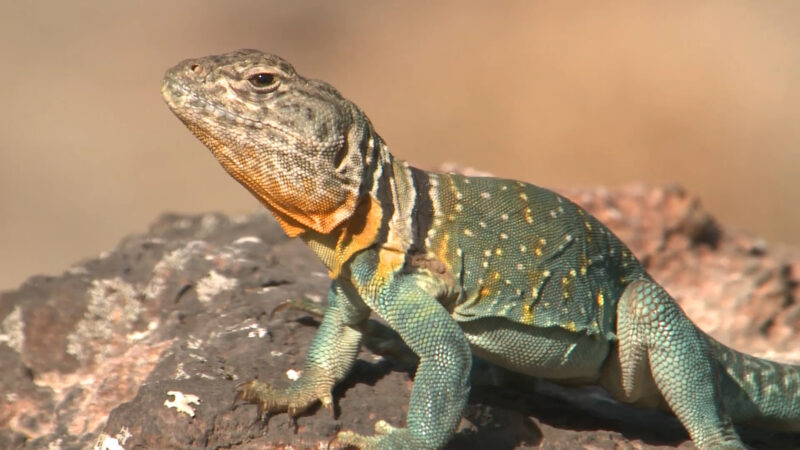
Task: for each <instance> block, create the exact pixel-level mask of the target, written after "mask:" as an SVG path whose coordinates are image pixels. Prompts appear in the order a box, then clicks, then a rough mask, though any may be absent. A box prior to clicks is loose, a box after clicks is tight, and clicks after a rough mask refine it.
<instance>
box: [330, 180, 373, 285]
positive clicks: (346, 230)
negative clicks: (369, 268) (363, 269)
mask: <svg viewBox="0 0 800 450" xmlns="http://www.w3.org/2000/svg"><path fill="white" fill-rule="evenodd" d="M382 221H383V210H382V208H381V205H380V203H378V201H377V200H376V199H374V198H373V197H372V196H369V197H367V199H365V200H364V201H363V202H361V203H360V204H359V205H358V208H356V210H355V212H354V213H353V214H352V215H351V216H350V220H348V221H347V222H345V223H344V224H342V226H341V227H339V229H337V230H336V231H335V232H334V233H333V234H334V235H336V244H335V245H334V255H335V256H334V258H335V261H334V266H333V267H332V268H331V273H330V275H331V277H332V278H336V277H337V276H339V273H340V272H341V269H342V265H343V264H344V263H346V262H347V261H348V260H350V258H351V257H352V256H353V255H355V254H356V252H358V251H360V250H363V249H365V248H367V247H369V246H370V245H372V244H374V243H375V240H376V239H377V237H378V232H379V231H380V229H381V223H382ZM381 253H383V252H381ZM381 261H383V257H381ZM379 269H380V268H379Z"/></svg>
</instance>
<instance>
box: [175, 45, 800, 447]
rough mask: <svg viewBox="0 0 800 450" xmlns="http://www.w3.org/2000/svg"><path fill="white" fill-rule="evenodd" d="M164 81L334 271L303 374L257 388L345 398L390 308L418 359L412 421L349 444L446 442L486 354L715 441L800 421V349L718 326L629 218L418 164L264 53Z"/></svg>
mask: <svg viewBox="0 0 800 450" xmlns="http://www.w3.org/2000/svg"><path fill="white" fill-rule="evenodd" d="M162 94H163V96H164V98H165V100H166V101H167V104H168V105H169V107H170V108H171V110H172V111H173V112H174V113H175V114H176V115H177V116H178V118H180V120H181V121H183V123H184V124H185V125H186V126H187V127H188V128H189V129H190V130H191V132H192V133H194V135H195V136H196V137H197V138H199V139H200V141H202V142H203V143H204V144H205V145H206V146H207V147H208V148H209V149H210V150H211V151H212V153H213V154H214V156H215V157H216V159H217V160H218V161H219V163H220V164H221V165H222V166H223V167H224V168H225V170H227V171H228V173H229V174H230V175H232V176H233V177H234V178H235V179H236V180H237V181H239V182H240V183H241V184H242V185H244V186H245V187H246V188H247V189H248V190H249V191H250V192H251V193H252V194H253V195H254V196H255V197H256V198H258V200H260V201H261V202H262V203H263V204H264V205H265V206H266V207H267V208H268V209H269V210H270V211H271V212H272V213H273V215H274V216H275V218H276V219H277V221H278V222H279V223H280V225H281V226H282V228H283V230H284V231H285V232H286V234H287V235H289V236H290V237H299V238H300V239H302V240H303V241H305V242H306V243H307V244H308V246H309V247H310V248H311V250H312V251H313V252H314V253H316V255H317V256H318V257H319V258H320V260H321V261H322V262H323V263H324V264H325V266H327V268H328V270H329V273H330V277H331V279H332V283H331V287H330V290H329V293H328V307H327V310H326V312H325V316H324V319H323V321H322V323H321V325H320V328H319V331H318V332H317V335H316V337H315V338H314V340H313V342H312V343H311V347H310V349H309V352H308V356H307V359H306V363H305V368H304V369H303V372H302V375H301V376H300V378H299V379H298V380H296V381H295V382H293V384H292V385H290V386H289V387H288V388H286V389H275V388H272V387H271V386H269V385H268V384H266V383H263V382H260V381H256V380H254V381H252V382H250V383H245V384H243V385H241V386H240V388H239V393H238V396H239V397H240V398H242V399H244V400H246V401H249V402H252V403H255V404H257V405H258V406H259V411H260V412H267V413H273V412H282V411H288V413H289V414H290V415H291V416H292V417H295V416H297V415H298V414H301V413H302V412H303V411H304V410H306V409H307V408H308V407H309V406H311V405H313V404H314V403H315V402H317V401H320V402H322V404H323V405H324V406H326V407H329V408H330V407H331V405H332V402H333V399H332V395H331V390H332V388H333V386H334V385H335V384H336V383H338V382H340V381H342V379H344V378H345V377H346V376H347V373H348V371H349V370H350V368H351V367H352V365H353V362H354V361H355V359H356V355H357V353H358V351H359V346H360V342H361V339H362V331H363V327H364V324H365V323H366V321H367V318H368V316H369V315H370V313H372V312H374V313H376V314H377V315H378V316H379V317H381V318H382V319H383V320H385V321H386V323H387V324H388V325H389V326H390V327H391V328H392V329H394V330H395V331H396V332H397V333H398V334H399V335H400V336H401V338H402V339H403V340H404V342H405V343H406V344H407V345H408V346H409V347H410V348H411V349H412V350H413V351H414V352H415V353H416V354H417V355H418V356H419V366H418V368H417V371H416V376H415V379H414V386H413V389H412V393H411V400H410V404H409V407H408V416H407V428H394V427H392V426H390V425H388V424H386V423H385V422H383V421H378V422H377V423H376V425H375V431H376V435H375V436H363V435H359V434H356V433H353V432H349V431H342V432H340V433H339V434H338V437H337V439H338V441H339V442H340V443H342V444H350V445H355V446H359V447H369V448H380V449H383V448H437V447H441V446H443V445H444V444H446V443H447V441H448V440H449V438H450V437H451V436H452V435H453V433H454V431H455V429H456V426H457V424H458V422H459V419H460V417H461V414H462V410H463V409H464V407H465V405H466V402H467V397H468V393H469V390H470V387H469V383H468V375H469V373H470V367H471V363H472V356H471V355H472V354H475V355H478V356H480V357H483V358H485V359H486V360H488V361H490V362H492V363H494V364H497V365H499V366H502V367H505V368H508V369H511V370H512V371H516V372H520V373H523V374H527V375H534V376H539V377H543V378H548V379H554V380H558V381H560V382H569V383H592V384H599V385H600V386H602V387H604V388H605V389H606V390H607V391H608V392H609V393H610V394H611V395H613V396H614V397H616V398H618V399H619V400H621V401H624V402H628V403H633V404H636V405H640V406H646V407H656V408H664V409H669V410H671V411H672V412H673V413H674V414H675V415H676V416H677V418H678V419H679V420H680V422H681V423H682V424H683V426H684V427H685V428H686V429H687V430H688V432H689V435H690V436H691V438H692V440H693V441H694V443H695V444H696V445H697V446H698V447H700V448H744V444H743V443H742V441H741V440H740V438H739V436H738V435H737V433H736V431H735V430H734V426H733V424H734V423H746V424H754V425H759V426H764V427H768V428H775V429H783V430H800V366H791V365H784V364H779V363H774V362H770V361H766V360H763V359H758V358H755V357H753V356H750V355H746V354H742V353H739V352H737V351H735V350H732V349H730V348H728V347H726V346H724V345H722V344H721V343H719V342H717V341H716V340H714V339H713V338H711V337H710V336H708V335H707V334H705V333H703V332H702V331H701V330H699V329H698V328H697V327H696V326H695V325H694V324H693V323H692V322H691V321H690V320H689V319H688V318H687V317H686V315H685V314H684V312H683V311H682V310H681V308H680V307H679V306H678V305H677V304H676V303H675V302H674V301H673V299H672V298H671V297H670V296H669V294H668V293H667V292H666V291H665V290H664V289H663V288H662V287H661V286H659V285H658V284H657V283H656V282H655V281H654V280H653V279H652V278H651V277H650V276H649V275H648V274H647V273H646V271H645V269H644V268H643V267H642V265H641V264H640V263H639V261H638V260H637V259H636V257H635V256H634V255H633V254H632V253H631V251H630V250H629V249H628V248H627V247H626V246H625V245H624V244H623V243H622V242H620V240H619V239H618V238H617V237H616V236H615V235H614V234H613V233H612V232H611V231H609V230H608V229H607V228H606V227H605V226H604V225H603V224H601V223H600V222H599V221H598V220H596V219H595V218H594V217H592V216H591V215H589V214H588V213H587V212H585V211H584V210H583V209H581V208H580V207H579V206H577V205H576V204H574V203H572V202H571V201H569V200H567V199H565V198H563V197H561V196H559V195H558V194H555V193H553V192H551V191H549V190H546V189H542V188H539V187H536V186H533V185H530V184H527V183H523V182H520V181H513V180H504V179H498V178H490V177H484V178H479V177H466V176H461V175H456V174H441V173H434V172H427V171H423V170H420V169H417V168H414V167H412V166H410V165H409V164H407V163H406V162H404V161H401V160H399V159H396V158H394V157H393V156H392V154H391V153H389V151H388V148H387V146H386V144H385V143H384V141H383V139H381V137H380V136H379V135H378V134H377V133H376V132H375V130H374V129H373V126H372V123H371V122H370V121H369V119H368V118H367V117H366V115H365V114H364V113H363V112H362V111H361V110H360V109H359V108H358V107H357V106H356V105H355V104H353V103H352V102H351V101H349V100H347V99H345V98H344V97H342V95H341V94H340V93H339V92H338V91H337V90H336V89H334V88H333V87H332V86H330V85H329V84H327V83H325V82H322V81H316V80H310V79H306V78H304V77H302V76H300V75H299V74H297V72H296V71H295V70H294V68H293V67H292V66H291V65H290V64H289V63H288V62H286V61H285V60H283V59H281V58H280V57H277V56H274V55H270V54H265V53H261V52H259V51H256V50H241V51H237V52H232V53H228V54H224V55H219V56H208V57H204V58H199V59H190V60H186V61H183V62H181V63H180V64H178V65H177V66H175V67H173V68H171V69H170V70H169V71H168V72H167V74H166V76H165V78H164V81H163V84H162Z"/></svg>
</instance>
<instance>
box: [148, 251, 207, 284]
mask: <svg viewBox="0 0 800 450" xmlns="http://www.w3.org/2000/svg"><path fill="white" fill-rule="evenodd" d="M207 248H208V244H207V243H206V242H205V241H200V240H194V241H190V242H188V243H187V244H186V245H184V246H183V247H181V248H179V249H176V250H173V251H171V252H169V253H167V254H166V255H164V257H163V258H161V260H160V261H158V262H157V263H156V265H155V267H153V278H152V279H151V280H150V282H149V283H148V284H147V287H145V289H144V295H145V296H146V297H147V298H156V297H158V296H160V295H161V293H162V292H163V291H164V289H165V288H166V286H167V279H169V276H170V275H171V274H172V273H173V272H180V271H183V270H184V268H185V267H186V264H187V263H188V262H189V261H190V260H191V259H192V257H193V256H200V255H204V254H205V253H206V251H207Z"/></svg>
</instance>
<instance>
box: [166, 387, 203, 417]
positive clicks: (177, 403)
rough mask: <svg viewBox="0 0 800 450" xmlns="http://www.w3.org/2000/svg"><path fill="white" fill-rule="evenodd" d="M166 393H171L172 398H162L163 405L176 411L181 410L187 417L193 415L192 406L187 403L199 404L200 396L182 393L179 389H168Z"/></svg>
mask: <svg viewBox="0 0 800 450" xmlns="http://www.w3.org/2000/svg"><path fill="white" fill-rule="evenodd" d="M167 395H171V396H172V397H173V400H170V399H166V400H164V406H166V407H167V408H175V409H177V410H178V412H182V413H184V414H186V415H188V416H189V417H194V408H192V407H191V406H189V405H199V404H200V398H199V397H198V396H196V395H192V394H184V393H183V392H181V391H169V392H167Z"/></svg>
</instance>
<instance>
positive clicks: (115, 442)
mask: <svg viewBox="0 0 800 450" xmlns="http://www.w3.org/2000/svg"><path fill="white" fill-rule="evenodd" d="M132 436H133V435H132V434H131V432H130V430H128V427H122V428H121V429H120V430H119V433H117V434H116V435H114V436H111V435H108V434H105V433H101V434H100V436H98V437H97V440H96V441H95V443H94V446H93V447H92V450H125V447H123V445H125V442H127V441H128V439H130V438H131V437H132Z"/></svg>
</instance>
